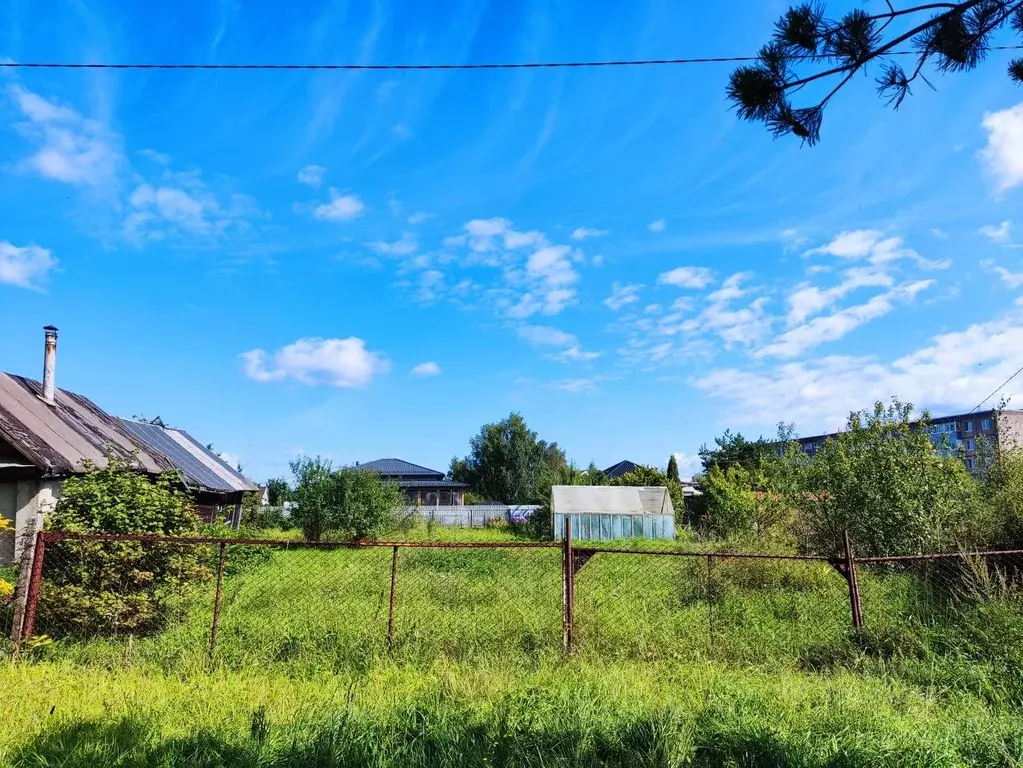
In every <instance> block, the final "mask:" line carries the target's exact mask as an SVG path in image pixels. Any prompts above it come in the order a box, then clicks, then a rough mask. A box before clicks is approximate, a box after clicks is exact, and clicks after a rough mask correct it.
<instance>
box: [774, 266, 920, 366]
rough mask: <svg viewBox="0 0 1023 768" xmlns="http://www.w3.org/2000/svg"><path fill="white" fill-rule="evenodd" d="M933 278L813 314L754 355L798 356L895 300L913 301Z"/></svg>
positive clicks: (877, 314)
mask: <svg viewBox="0 0 1023 768" xmlns="http://www.w3.org/2000/svg"><path fill="white" fill-rule="evenodd" d="M933 284H934V281H933V280H918V281H916V282H913V283H908V284H905V285H900V286H898V287H896V288H893V289H892V290H890V291H886V292H885V293H882V294H878V295H877V296H873V297H871V298H870V299H869V300H867V301H866V302H864V303H863V304H857V305H854V306H851V307H846V308H845V309H842V310H839V311H838V312H834V313H833V314H830V315H826V316H822V317H815V318H814V319H812V320H810V321H809V322H807V323H804V324H803V325H799V326H796V327H795V328H792V329H791V330H788V331H786V332H785V333H783V334H782V335H781V336H779V337H778V338H776V339H775V340H774V341H773V342H771V343H770V344H768V345H767V346H765V347H763V348H762V349H759V350H757V352H756V357H782V358H793V357H798V356H799V355H801V354H802V353H803V352H806V351H807V350H809V349H813V348H814V347H817V346H820V345H821V344H824V343H825V342H829V341H836V340H838V339H841V338H842V337H843V336H845V335H847V334H848V333H850V332H851V331H853V330H854V329H856V328H858V327H860V326H861V325H864V324H865V323H868V322H870V321H871V320H875V319H877V318H879V317H882V316H884V315H887V314H888V313H889V312H891V311H892V310H893V309H895V306H896V303H898V302H908V301H913V299H915V298H916V296H917V295H918V294H919V293H920V292H921V291H924V290H926V289H927V288H930V287H931V286H932V285H933Z"/></svg>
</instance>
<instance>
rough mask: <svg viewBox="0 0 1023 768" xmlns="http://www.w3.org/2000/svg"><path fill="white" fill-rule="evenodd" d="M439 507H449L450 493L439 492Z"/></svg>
mask: <svg viewBox="0 0 1023 768" xmlns="http://www.w3.org/2000/svg"><path fill="white" fill-rule="evenodd" d="M440 505H441V506H442V507H450V506H451V491H441V492H440Z"/></svg>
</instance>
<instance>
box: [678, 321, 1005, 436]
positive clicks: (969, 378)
mask: <svg viewBox="0 0 1023 768" xmlns="http://www.w3.org/2000/svg"><path fill="white" fill-rule="evenodd" d="M1021 346H1023V316H1021V315H1020V313H1019V311H1018V310H1014V311H1013V312H1010V313H1008V314H1006V315H1004V316H1002V317H999V318H996V319H995V320H992V321H989V322H985V323H978V324H975V325H971V326H969V327H968V328H966V329H965V330H962V331H954V332H951V333H945V334H941V335H939V336H935V337H934V338H933V339H932V340H931V342H930V343H929V344H927V345H926V346H924V347H922V348H921V349H919V350H917V351H916V352H913V353H911V354H908V355H905V356H903V357H900V358H897V359H895V360H893V361H891V362H885V361H883V360H881V359H879V358H877V357H876V356H849V355H831V356H825V357H814V358H812V359H810V360H805V361H795V362H785V363H781V364H778V365H776V366H774V367H770V368H767V369H761V370H742V369H740V368H735V367H731V368H721V369H715V370H712V371H710V372H709V373H707V374H706V375H702V376H699V377H698V378H695V379H694V380H693V383H694V385H695V386H696V387H697V388H698V389H700V390H702V391H704V392H705V393H706V394H707V396H708V397H712V398H715V399H719V400H722V401H724V402H726V403H727V405H728V409H729V418H730V420H731V422H732V424H733V425H738V424H748V423H756V424H773V423H775V422H776V421H777V419H778V414H779V413H781V414H784V415H785V419H786V420H791V421H795V422H796V423H797V425H800V424H802V425H807V424H808V425H810V426H811V428H812V429H813V430H814V431H816V430H824V429H833V428H836V427H838V426H840V425H841V424H842V422H843V421H844V419H845V417H846V415H847V414H848V413H849V411H850V410H853V409H859V408H862V407H864V406H867V405H869V404H870V403H871V402H873V401H874V400H887V399H888V398H889V397H891V396H892V395H896V396H898V397H900V398H902V399H903V400H906V401H908V402H912V403H914V404H916V405H917V406H918V407H921V408H924V407H926V408H932V409H937V411H938V412H939V413H940V412H943V411H944V412H948V411H958V410H962V409H966V408H971V407H973V406H974V405H976V404H977V401H978V400H979V399H980V397H982V396H983V395H985V394H987V393H988V392H991V391H992V390H994V389H995V388H996V387H998V386H999V385H1001V384H1002V383H1003V382H1004V381H1005V380H1006V379H1008V378H1009V376H1011V375H1012V374H1013V373H1014V372H1015V371H1016V369H1017V368H1018V367H1019V359H1018V355H1017V354H1016V352H1015V350H1019V349H1020V348H1021ZM978 393H981V394H978ZM1000 394H1005V395H1006V396H1008V397H1014V398H1016V399H1019V396H1020V394H1023V382H1020V381H1019V379H1018V378H1017V379H1016V380H1014V381H1013V382H1011V383H1010V384H1009V385H1008V386H1006V387H1005V389H1003V390H1002V391H1001V392H1000ZM804 434H806V432H805V431H804Z"/></svg>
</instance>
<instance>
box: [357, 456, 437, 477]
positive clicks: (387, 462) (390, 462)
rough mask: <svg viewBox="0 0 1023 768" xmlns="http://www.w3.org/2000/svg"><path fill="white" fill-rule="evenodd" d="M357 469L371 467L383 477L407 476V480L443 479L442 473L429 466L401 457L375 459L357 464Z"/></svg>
mask: <svg viewBox="0 0 1023 768" xmlns="http://www.w3.org/2000/svg"><path fill="white" fill-rule="evenodd" d="M359 469H372V470H373V471H374V472H376V473H377V474H379V475H382V476H383V477H395V478H408V479H409V480H412V479H416V480H443V479H444V473H443V472H438V471H437V470H436V469H430V468H429V467H421V466H419V465H418V464H412V463H411V462H408V461H402V460H401V459H377V460H376V461H367V462H366V463H365V464H359Z"/></svg>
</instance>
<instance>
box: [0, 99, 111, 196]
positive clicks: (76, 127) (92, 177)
mask: <svg viewBox="0 0 1023 768" xmlns="http://www.w3.org/2000/svg"><path fill="white" fill-rule="evenodd" d="M8 94H9V96H10V97H11V100H12V101H13V102H14V104H15V105H16V106H17V108H18V110H19V111H20V112H21V114H22V116H23V117H24V118H25V120H24V121H23V122H20V123H17V124H15V128H16V129H17V130H18V131H19V132H20V133H21V134H22V135H23V136H25V138H26V139H28V140H29V141H30V142H31V143H33V144H34V145H35V146H36V152H35V154H33V155H31V156H30V157H28V158H26V159H25V160H23V161H22V162H21V163H20V164H19V167H20V168H21V169H22V170H25V171H28V172H33V173H37V174H39V175H40V176H43V177H45V178H48V179H53V180H55V181H60V182H64V183H66V184H72V185H74V186H79V187H91V188H94V189H99V188H102V189H104V190H106V191H107V192H108V193H112V190H113V189H114V187H115V186H116V183H117V179H118V176H119V174H120V171H121V168H122V167H124V166H125V165H126V161H125V159H124V155H123V152H122V150H121V146H120V144H121V142H120V138H119V137H118V136H116V135H115V134H113V133H112V132H111V131H109V130H108V129H107V128H106V127H105V126H104V125H103V124H102V123H100V122H99V121H96V120H91V119H86V118H83V117H82V116H81V115H80V114H79V113H78V112H76V111H75V110H74V109H72V108H71V107H68V106H64V105H62V104H58V103H57V102H56V101H51V100H49V99H46V98H44V97H42V96H39V95H38V94H36V93H33V92H32V91H29V90H28V89H26V88H24V87H22V86H20V85H12V86H9V87H8Z"/></svg>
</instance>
